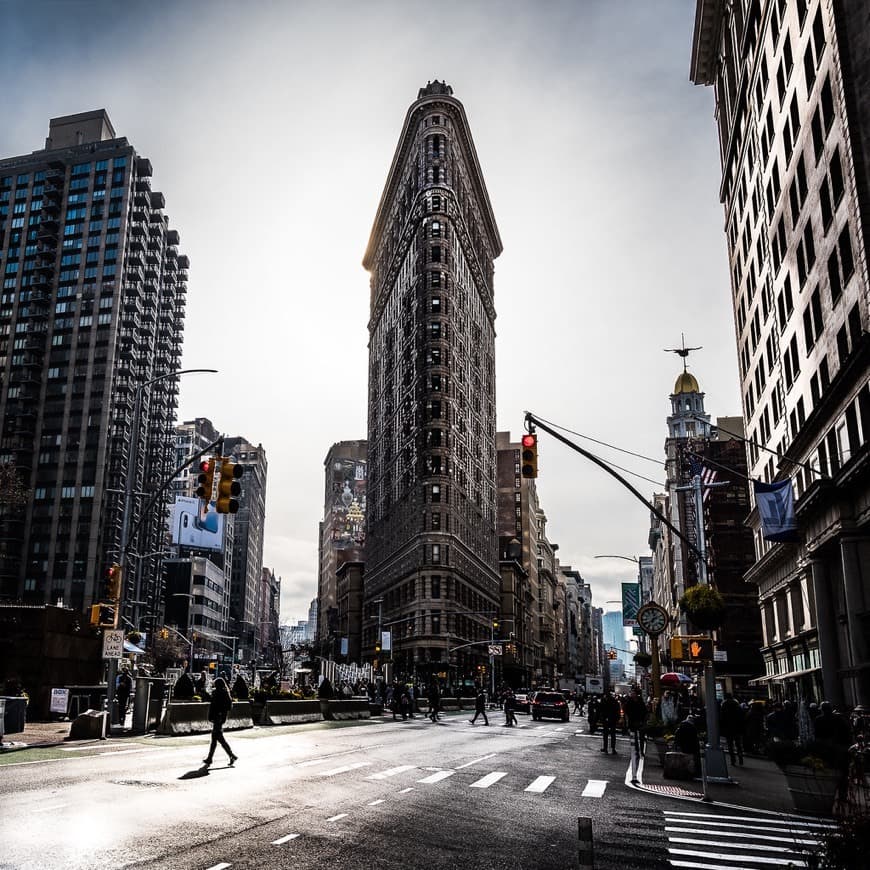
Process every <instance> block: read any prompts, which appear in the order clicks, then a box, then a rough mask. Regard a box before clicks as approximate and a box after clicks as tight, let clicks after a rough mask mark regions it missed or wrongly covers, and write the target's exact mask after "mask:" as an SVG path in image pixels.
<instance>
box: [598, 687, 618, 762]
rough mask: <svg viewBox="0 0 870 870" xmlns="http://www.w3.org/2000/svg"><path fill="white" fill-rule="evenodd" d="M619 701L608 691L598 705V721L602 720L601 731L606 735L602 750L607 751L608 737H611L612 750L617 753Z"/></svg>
mask: <svg viewBox="0 0 870 870" xmlns="http://www.w3.org/2000/svg"><path fill="white" fill-rule="evenodd" d="M619 712H620V709H619V701H617V700H616V698H615V697H614V696H613V692H608V693H607V694H606V695H605V696H604V697H603V698H602V699H601V703H600V704H599V705H598V721H599V722H601V731H602V734H603V735H604V745H603V746H602V747H601V751H602V752H607V738H608V737H609V738H610V751H611V752H612V753H613V754H614V755H616V726H617V725H618V724H619Z"/></svg>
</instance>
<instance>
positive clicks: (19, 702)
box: [3, 695, 27, 734]
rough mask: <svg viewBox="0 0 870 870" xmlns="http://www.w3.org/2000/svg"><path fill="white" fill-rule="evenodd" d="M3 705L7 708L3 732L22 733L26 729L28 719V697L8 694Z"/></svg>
mask: <svg viewBox="0 0 870 870" xmlns="http://www.w3.org/2000/svg"><path fill="white" fill-rule="evenodd" d="M3 700H4V701H5V702H6V703H5V704H4V705H3V706H4V707H5V708H6V710H5V713H4V715H3V733H4V734H21V733H22V732H23V731H24V723H25V722H26V721H27V698H24V697H22V696H21V695H6V696H5V697H4V698H3Z"/></svg>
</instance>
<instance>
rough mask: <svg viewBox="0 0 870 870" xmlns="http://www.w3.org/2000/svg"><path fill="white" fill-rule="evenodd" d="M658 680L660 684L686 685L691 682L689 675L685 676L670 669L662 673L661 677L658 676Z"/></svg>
mask: <svg viewBox="0 0 870 870" xmlns="http://www.w3.org/2000/svg"><path fill="white" fill-rule="evenodd" d="M659 680H660V682H661V683H662V685H666V686H687V685H690V684H691V682H692V678H691V677H687V676H686V675H685V674H678V673H675V672H674V671H671V672H670V673H668V674H662V675H661V677H659Z"/></svg>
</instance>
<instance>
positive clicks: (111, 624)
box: [90, 604, 116, 628]
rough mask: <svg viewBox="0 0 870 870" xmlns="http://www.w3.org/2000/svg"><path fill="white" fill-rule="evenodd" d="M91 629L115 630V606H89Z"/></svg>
mask: <svg viewBox="0 0 870 870" xmlns="http://www.w3.org/2000/svg"><path fill="white" fill-rule="evenodd" d="M90 622H91V627H92V628H115V625H116V621H115V606H114V605H113V604H92V605H91V620H90Z"/></svg>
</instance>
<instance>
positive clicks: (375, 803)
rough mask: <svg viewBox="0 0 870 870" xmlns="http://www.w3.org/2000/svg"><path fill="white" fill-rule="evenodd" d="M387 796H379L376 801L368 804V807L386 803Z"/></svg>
mask: <svg viewBox="0 0 870 870" xmlns="http://www.w3.org/2000/svg"><path fill="white" fill-rule="evenodd" d="M386 802H387V801H386V798H378V799H377V800H376V801H372V802H371V803H368V804H366V806H367V807H376V806H377V805H378V804H385V803H386Z"/></svg>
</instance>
